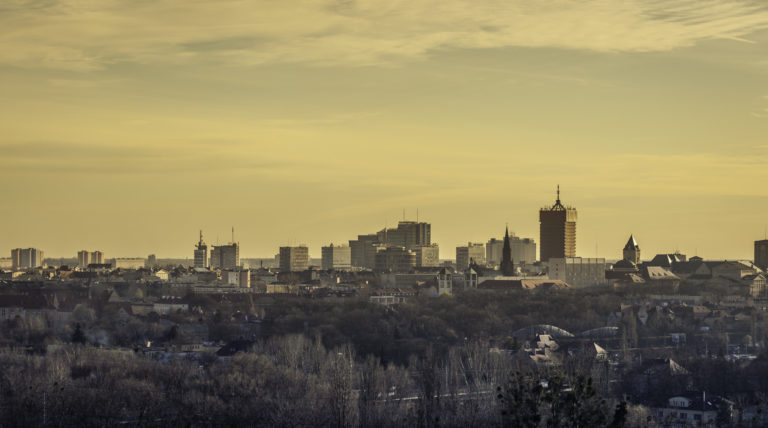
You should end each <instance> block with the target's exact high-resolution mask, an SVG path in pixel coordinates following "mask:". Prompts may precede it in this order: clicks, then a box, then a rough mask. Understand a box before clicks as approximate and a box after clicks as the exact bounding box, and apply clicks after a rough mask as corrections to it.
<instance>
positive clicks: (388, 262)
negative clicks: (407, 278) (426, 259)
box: [376, 246, 416, 272]
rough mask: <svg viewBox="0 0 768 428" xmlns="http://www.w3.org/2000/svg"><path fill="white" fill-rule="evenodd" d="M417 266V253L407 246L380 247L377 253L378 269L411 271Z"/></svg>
mask: <svg viewBox="0 0 768 428" xmlns="http://www.w3.org/2000/svg"><path fill="white" fill-rule="evenodd" d="M415 267H416V253H414V252H413V251H411V250H408V249H406V248H405V247H398V246H388V247H379V251H378V252H377V253H376V270H378V271H391V272H410V271H411V270H413V269H414V268H415Z"/></svg>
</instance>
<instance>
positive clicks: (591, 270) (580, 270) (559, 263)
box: [549, 257, 605, 287]
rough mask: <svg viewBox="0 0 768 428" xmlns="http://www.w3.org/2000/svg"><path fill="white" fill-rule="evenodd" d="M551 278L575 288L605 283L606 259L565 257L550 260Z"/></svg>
mask: <svg viewBox="0 0 768 428" xmlns="http://www.w3.org/2000/svg"><path fill="white" fill-rule="evenodd" d="M549 278H550V279H559V280H561V281H565V282H566V283H568V284H570V285H572V286H574V287H588V286H592V285H599V284H604V283H605V259H603V258H583V257H565V258H552V259H549Z"/></svg>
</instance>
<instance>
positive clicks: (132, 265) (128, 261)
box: [111, 257, 147, 269]
mask: <svg viewBox="0 0 768 428" xmlns="http://www.w3.org/2000/svg"><path fill="white" fill-rule="evenodd" d="M111 260H112V267H113V268H114V269H117V268H120V269H141V268H143V267H144V266H146V264H147V260H146V259H144V258H142V257H115V258H114V259H111Z"/></svg>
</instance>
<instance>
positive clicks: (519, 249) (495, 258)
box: [485, 233, 536, 266]
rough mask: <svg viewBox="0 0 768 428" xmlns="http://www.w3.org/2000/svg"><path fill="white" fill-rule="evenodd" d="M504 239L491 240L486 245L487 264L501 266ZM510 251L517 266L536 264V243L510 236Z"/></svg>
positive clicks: (528, 239)
mask: <svg viewBox="0 0 768 428" xmlns="http://www.w3.org/2000/svg"><path fill="white" fill-rule="evenodd" d="M503 249H504V239H496V238H491V239H489V240H488V242H487V243H486V244H485V262H486V263H488V264H489V265H493V266H500V265H501V260H502V255H503V254H502V251H503ZM509 249H510V255H511V256H512V261H514V262H515V263H517V264H526V265H529V264H533V263H536V241H534V240H533V239H530V238H520V237H519V236H515V234H514V233H510V234H509Z"/></svg>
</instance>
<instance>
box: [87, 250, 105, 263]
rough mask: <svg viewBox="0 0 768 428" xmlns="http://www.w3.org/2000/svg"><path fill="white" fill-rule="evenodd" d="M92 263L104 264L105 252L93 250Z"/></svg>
mask: <svg viewBox="0 0 768 428" xmlns="http://www.w3.org/2000/svg"><path fill="white" fill-rule="evenodd" d="M90 259H91V264H97V265H100V264H104V253H102V252H101V251H92V252H91V254H90Z"/></svg>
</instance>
